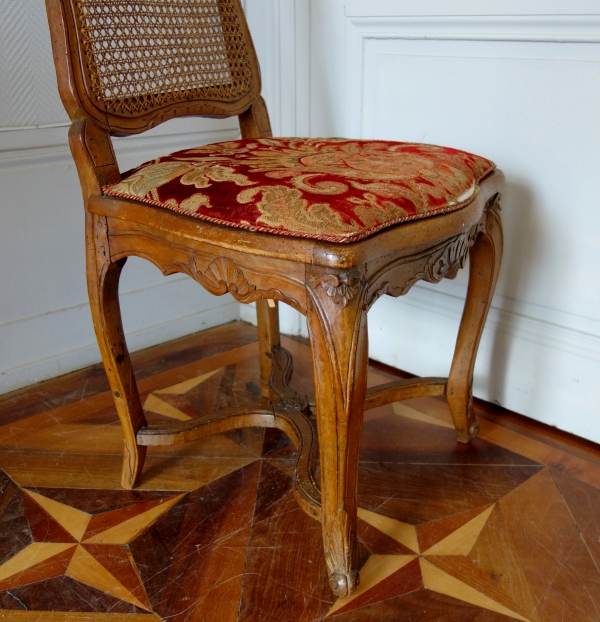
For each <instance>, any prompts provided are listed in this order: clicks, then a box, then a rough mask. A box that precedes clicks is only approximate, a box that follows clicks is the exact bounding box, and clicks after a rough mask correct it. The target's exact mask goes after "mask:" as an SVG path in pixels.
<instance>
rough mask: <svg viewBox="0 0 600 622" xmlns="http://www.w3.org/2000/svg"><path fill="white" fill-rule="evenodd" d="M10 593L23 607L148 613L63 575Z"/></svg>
mask: <svg viewBox="0 0 600 622" xmlns="http://www.w3.org/2000/svg"><path fill="white" fill-rule="evenodd" d="M10 594H11V596H13V597H14V598H16V599H17V600H18V601H20V602H21V603H22V605H23V607H22V608H23V609H33V610H41V611H48V610H51V611H89V612H92V611H97V612H100V613H108V612H110V613H140V614H143V613H148V612H147V611H145V610H144V609H141V608H138V607H136V606H135V605H132V604H130V603H127V602H125V601H123V600H120V599H118V598H115V597H114V596H111V595H110V594H107V593H106V592H102V591H100V590H97V589H96V588H94V587H91V586H89V585H86V584H85V583H81V582H80V581H76V580H75V579H71V578H70V577H66V576H61V577H55V578H53V579H47V580H45V581H39V582H38V583H32V584H30V585H24V586H22V587H18V588H14V589H12V590H10ZM0 606H4V603H0ZM149 619H151V618H149Z"/></svg>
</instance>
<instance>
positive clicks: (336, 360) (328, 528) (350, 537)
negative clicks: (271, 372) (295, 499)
mask: <svg viewBox="0 0 600 622" xmlns="http://www.w3.org/2000/svg"><path fill="white" fill-rule="evenodd" d="M310 282H311V285H312V287H309V289H308V291H309V299H310V304H309V309H308V314H307V322H308V332H309V337H310V344H311V348H312V357H313V370H314V378H315V398H316V411H317V412H316V416H317V428H318V433H319V451H320V465H321V503H322V506H321V507H322V510H321V511H322V514H321V516H322V519H321V520H322V529H323V545H324V549H325V559H326V561H327V566H328V572H329V580H330V584H331V588H332V590H333V592H334V594H335V595H336V596H338V597H344V596H348V595H349V594H351V593H352V592H353V591H354V590H355V589H356V586H357V585H358V572H357V569H356V512H357V487H358V458H359V448H360V436H361V430H362V422H363V415H364V408H365V395H366V380H367V377H366V376H367V361H368V338H367V313H366V311H365V310H364V309H363V301H362V298H363V279H362V276H361V275H360V274H358V273H356V272H355V273H351V274H337V275H322V276H320V277H316V278H313V279H311V280H310Z"/></svg>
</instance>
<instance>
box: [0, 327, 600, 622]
mask: <svg viewBox="0 0 600 622" xmlns="http://www.w3.org/2000/svg"><path fill="white" fill-rule="evenodd" d="M224 336H227V338H228V339H230V340H231V342H232V343H233V344H234V346H235V347H234V348H232V349H231V350H230V351H229V352H226V351H223V337H224ZM281 343H282V346H284V347H285V348H286V349H287V350H289V351H291V352H293V353H294V355H295V360H294V372H293V375H292V378H291V381H290V384H291V386H292V388H294V389H296V390H297V391H298V392H299V393H303V394H306V395H311V394H314V387H313V373H312V362H311V361H312V357H311V352H310V349H309V346H308V345H306V344H302V343H300V342H297V341H294V340H290V339H289V338H287V337H285V336H282V338H281ZM202 357H204V358H202ZM132 359H133V362H134V367H138V365H136V363H138V364H139V375H138V378H139V380H140V384H141V385H142V386H143V387H144V389H143V390H142V391H141V395H142V404H143V405H144V406H145V416H146V418H147V420H148V422H149V423H150V424H151V425H155V426H157V425H158V426H160V425H164V424H165V423H167V422H168V421H173V422H177V421H178V419H177V418H178V417H179V416H180V415H178V413H183V414H184V415H186V416H189V417H190V419H189V420H193V419H194V418H196V417H197V416H198V415H202V413H204V412H206V409H207V408H209V409H211V410H212V409H217V410H218V409H226V408H231V407H234V406H242V405H244V404H253V403H256V401H257V400H258V401H261V399H264V398H262V397H261V388H260V364H259V348H258V341H257V335H256V331H255V329H253V328H252V327H249V326H247V325H245V324H242V323H233V324H230V325H228V326H224V327H220V328H218V329H214V330H211V331H207V332H205V333H202V334H199V335H195V336H192V337H190V338H185V339H181V340H178V341H176V342H172V343H171V344H166V345H163V346H160V347H157V348H152V349H150V350H148V351H147V352H141V353H136V354H135V355H133V357H132ZM390 372H391V370H390V369H389V368H388V369H387V370H386V369H385V368H382V366H380V365H378V366H369V368H368V374H367V378H368V385H369V388H370V389H371V390H373V389H375V387H376V385H380V386H385V385H386V384H389V383H391V382H394V381H396V380H400V379H401V378H400V377H398V376H396V377H394V376H392V375H391V374H390ZM88 381H89V382H88ZM415 381H416V380H413V382H415ZM86 382H88V384H92V388H91V389H90V392H91V393H92V395H89V394H87V393H86V391H87V389H86V388H85V387H86ZM372 392H374V391H372ZM101 395H105V396H106V398H107V399H108V402H107V403H108V405H107V406H105V407H103V408H100V409H99V408H98V402H96V401H94V400H93V399H91V398H93V397H96V399H97V398H98V396H101ZM44 396H47V397H48V402H46V401H45V399H44ZM152 396H155V397H156V398H157V399H158V400H159V401H153V400H149V399H148V398H149V397H152ZM111 400H112V398H111V393H110V390H109V388H108V385H107V384H106V383H105V384H104V385H102V383H101V382H100V380H99V379H98V376H97V373H96V372H95V371H94V368H90V369H88V370H83V371H82V372H76V373H75V374H71V375H69V376H64V377H62V378H59V379H55V380H52V381H49V382H46V383H43V385H40V386H38V387H32V388H31V389H30V390H29V391H24V390H21V391H18V392H16V393H15V394H13V395H7V396H3V398H2V399H1V400H0V408H2V409H3V415H2V416H0V430H4V431H5V430H8V429H10V427H11V426H12V425H15V424H21V425H22V428H21V431H20V433H19V434H18V435H16V436H14V437H11V438H12V439H13V440H12V442H11V443H10V444H2V446H1V447H0V469H1V470H2V472H1V473H0V478H1V481H0V491H1V492H0V525H1V526H2V529H0V616H1V615H4V619H7V620H16V621H17V622H21V621H33V620H43V621H49V622H62V621H63V620H66V621H71V620H72V621H80V620H90V621H91V620H98V621H102V622H105V621H107V620H108V621H110V620H115V621H117V620H129V619H131V620H137V619H140V618H141V617H142V616H143V617H144V618H145V619H156V620H177V621H184V620H186V621H188V620H203V621H204V620H209V621H211V620H219V621H223V620H225V621H231V622H238V621H240V622H241V621H242V620H243V621H245V622H248V621H251V622H255V621H256V622H258V621H259V620H260V621H261V622H262V621H263V620H266V621H271V620H272V621H273V622H288V621H289V622H292V621H293V622H297V621H299V620H300V621H302V622H309V621H310V622H316V621H319V620H325V619H331V620H342V621H344V622H349V621H350V620H353V621H355V622H356V621H360V622H363V621H373V622H375V621H377V622H388V621H389V622H392V621H394V622H396V621H397V620H406V621H409V620H410V621H412V622H419V621H421V620H422V621H423V622H425V621H426V620H431V619H434V620H442V621H444V622H451V621H456V620H461V621H462V620H472V621H473V622H475V621H477V622H480V621H482V620H483V621H487V622H490V621H491V622H500V621H501V620H522V619H525V620H531V621H540V622H554V621H555V620H557V619H558V620H560V619H561V618H562V619H565V620H567V619H570V620H577V621H578V622H579V620H583V621H586V622H587V621H590V622H591V621H594V622H595V621H596V620H597V611H598V608H599V607H600V602H599V601H600V572H599V571H598V564H599V563H600V550H599V548H598V546H597V543H598V541H599V540H600V524H599V523H598V521H597V520H596V516H597V515H600V453H599V452H598V448H597V447H591V446H590V445H589V443H586V442H585V441H581V443H580V444H579V445H578V444H577V443H576V439H574V438H573V437H571V436H569V435H566V434H561V433H559V432H557V431H556V430H554V431H552V432H550V431H549V430H547V429H546V428H545V426H543V425H541V424H537V423H535V422H527V424H525V423H523V424H522V425H520V422H521V419H520V418H519V417H518V416H516V415H514V414H511V413H506V414H505V417H504V418H502V417H499V416H497V417H496V419H495V420H494V421H492V420H491V418H492V415H493V410H494V409H493V408H492V407H486V409H485V410H486V411H488V412H487V413H486V412H485V411H484V409H483V407H482V405H481V404H480V403H479V402H475V404H474V409H475V412H476V414H477V415H479V420H480V421H481V424H482V426H481V434H480V436H479V437H477V438H476V439H474V440H473V441H472V442H471V443H469V444H463V443H457V442H456V435H455V431H454V425H453V422H452V416H451V412H450V408H449V406H448V404H447V402H446V401H445V398H444V397H443V396H440V397H418V398H412V399H409V400H406V401H404V402H401V403H400V402H394V403H392V404H388V405H383V406H377V407H376V408H373V409H371V410H369V411H367V413H366V416H365V418H364V423H363V427H362V435H361V443H360V463H359V469H358V488H357V506H358V521H357V536H358V539H357V548H356V551H355V554H356V565H357V567H358V568H359V569H361V584H360V585H359V587H358V589H357V590H356V591H355V592H354V593H353V594H352V595H350V596H348V597H345V598H340V599H337V600H336V599H335V597H334V596H333V595H332V593H331V590H330V587H329V571H328V567H327V564H326V562H325V558H324V556H323V545H322V530H321V525H320V524H319V522H318V521H315V520H313V519H311V518H310V517H309V516H308V515H307V514H306V513H305V512H303V511H302V509H301V507H299V505H298V502H297V498H296V495H295V491H294V488H295V484H294V464H295V461H296V459H297V452H296V451H295V449H294V446H293V444H292V442H291V440H290V438H288V437H287V436H286V435H285V434H283V433H282V432H280V431H279V430H272V429H266V430H264V429H257V428H248V429H245V430H235V431H230V432H224V433H222V434H217V435H214V436H211V437H209V438H204V439H199V440H196V441H193V442H190V443H188V444H185V445H179V446H176V447H179V449H177V450H175V449H173V448H169V447H149V449H148V452H149V453H148V457H147V459H146V467H145V469H144V471H143V473H142V477H141V480H140V485H139V486H138V488H137V489H136V490H130V491H127V490H123V489H122V488H121V484H120V481H119V474H118V470H119V464H120V462H121V459H122V458H121V443H122V435H121V432H120V425H119V416H118V413H117V410H116V406H115V405H114V403H111ZM161 403H163V404H168V405H169V406H170V407H171V408H172V409H173V410H169V409H165V413H166V414H161V413H160V412H155V411H154V410H152V409H153V408H156V409H157V410H161V406H160V404H161ZM267 403H268V401H267V400H265V404H267ZM60 407H65V408H66V407H70V409H71V410H70V411H68V412H70V413H74V412H77V415H78V416H77V417H72V416H69V417H64V418H63V417H61V416H57V417H56V418H53V417H52V415H51V414H50V413H52V412H57V409H58V408H60ZM45 409H46V410H45ZM58 412H59V414H60V411H58ZM45 413H47V414H48V417H47V424H46V427H45V428H44V430H43V431H42V432H40V431H39V430H38V429H37V428H36V426H35V425H33V424H30V423H29V422H30V421H42V419H41V417H42V416H43V415H44V414H45ZM11 417H17V418H16V419H12V418H11ZM504 419H505V420H506V425H503V421H504ZM179 422H182V420H181V419H179ZM182 495H183V496H182ZM31 545H33V546H31ZM24 551H28V552H24ZM76 551H78V553H77V555H75V553H76ZM34 554H36V555H38V557H35V556H34ZM40 555H41V556H42V557H44V559H42V557H40ZM73 559H74V560H75V561H74V563H73V564H72V565H71V562H72V560H73ZM57 615H58V616H59V617H56V616H57ZM0 619H2V618H0Z"/></svg>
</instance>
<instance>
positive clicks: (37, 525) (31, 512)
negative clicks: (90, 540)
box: [23, 493, 77, 543]
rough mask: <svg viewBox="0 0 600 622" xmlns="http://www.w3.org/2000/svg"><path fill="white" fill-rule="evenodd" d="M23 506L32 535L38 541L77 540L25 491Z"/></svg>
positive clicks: (74, 541)
mask: <svg viewBox="0 0 600 622" xmlns="http://www.w3.org/2000/svg"><path fill="white" fill-rule="evenodd" d="M23 506H24V508H25V514H26V515H27V520H28V521H29V528H30V530H31V535H32V536H33V539H34V540H35V541H36V542H65V543H66V542H72V543H76V542H77V540H76V539H75V538H74V537H73V536H72V535H71V534H70V533H69V532H68V531H67V530H66V529H65V528H64V527H63V526H62V525H61V524H60V523H58V522H57V521H56V520H54V519H53V518H52V516H50V515H49V514H48V512H46V510H44V509H43V508H41V507H40V506H39V505H38V504H37V503H36V502H35V501H34V500H33V499H32V498H31V497H30V496H29V495H27V494H25V493H23Z"/></svg>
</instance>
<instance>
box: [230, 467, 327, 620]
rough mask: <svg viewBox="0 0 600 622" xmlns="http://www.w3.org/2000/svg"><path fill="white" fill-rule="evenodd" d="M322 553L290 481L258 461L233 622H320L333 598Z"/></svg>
mask: <svg viewBox="0 0 600 622" xmlns="http://www.w3.org/2000/svg"><path fill="white" fill-rule="evenodd" d="M322 551H323V545H322V543H321V525H320V523H318V522H317V521H314V520H313V519H311V518H309V517H308V516H307V515H306V514H305V513H304V512H303V511H302V510H301V509H300V508H299V507H298V504H297V503H296V500H295V499H294V495H293V490H292V480H291V478H290V477H288V476H287V475H285V474H284V473H283V472H281V471H279V470H277V469H275V468H273V467H271V466H270V465H269V464H267V463H265V462H264V461H263V463H262V469H261V479H260V484H259V489H258V493H257V503H256V511H255V516H254V521H253V526H252V537H251V540H250V545H249V549H248V560H247V564H246V570H245V573H246V576H245V579H244V587H243V592H242V602H241V607H240V616H239V622H258V621H260V622H300V621H301V622H309V621H311V622H312V621H314V622H316V621H317V620H322V619H323V617H324V616H325V615H326V613H327V611H329V609H330V608H331V605H332V604H333V600H334V597H333V595H332V593H331V589H330V588H329V582H328V578H327V569H326V566H325V561H324V558H323V552H322Z"/></svg>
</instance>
